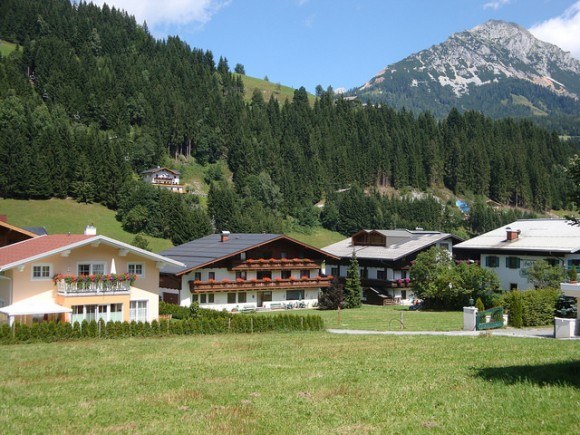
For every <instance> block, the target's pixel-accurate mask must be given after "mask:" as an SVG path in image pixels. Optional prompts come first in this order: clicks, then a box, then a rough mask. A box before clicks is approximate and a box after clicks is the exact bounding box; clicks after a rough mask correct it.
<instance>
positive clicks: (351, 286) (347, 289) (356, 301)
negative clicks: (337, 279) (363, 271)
mask: <svg viewBox="0 0 580 435" xmlns="http://www.w3.org/2000/svg"><path fill="white" fill-rule="evenodd" d="M361 293H362V286H361V283H360V273H359V268H358V260H357V259H356V254H355V252H354V251H353V252H352V258H351V260H350V264H349V266H348V270H347V271H346V283H345V285H344V299H345V302H346V303H345V305H346V308H360V307H361V305H362V302H361Z"/></svg>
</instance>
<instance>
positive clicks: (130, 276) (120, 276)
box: [52, 273, 137, 285]
mask: <svg viewBox="0 0 580 435" xmlns="http://www.w3.org/2000/svg"><path fill="white" fill-rule="evenodd" d="M52 280H53V282H54V283H55V284H57V283H58V282H59V281H61V280H62V281H64V282H65V283H67V284H74V283H80V284H88V283H97V282H110V283H113V284H116V283H129V284H130V285H132V284H133V283H134V282H135V281H136V280H137V275H135V274H134V273H109V274H93V275H71V274H62V273H57V274H56V275H54V276H53V277H52Z"/></svg>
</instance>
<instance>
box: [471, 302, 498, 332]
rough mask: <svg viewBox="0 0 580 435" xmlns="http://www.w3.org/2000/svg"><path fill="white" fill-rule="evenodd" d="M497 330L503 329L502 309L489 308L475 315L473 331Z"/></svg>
mask: <svg viewBox="0 0 580 435" xmlns="http://www.w3.org/2000/svg"><path fill="white" fill-rule="evenodd" d="M497 328H503V307H497V308H490V309H489V310H485V311H482V312H481V313H477V317H476V319H475V329H476V330H477V331H482V330H484V329H497Z"/></svg>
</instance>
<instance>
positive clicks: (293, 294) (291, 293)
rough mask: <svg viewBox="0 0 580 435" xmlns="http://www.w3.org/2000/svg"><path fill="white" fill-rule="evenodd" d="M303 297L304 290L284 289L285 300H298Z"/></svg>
mask: <svg viewBox="0 0 580 435" xmlns="http://www.w3.org/2000/svg"><path fill="white" fill-rule="evenodd" d="M300 299H304V290H286V300H287V301H298V300H300Z"/></svg>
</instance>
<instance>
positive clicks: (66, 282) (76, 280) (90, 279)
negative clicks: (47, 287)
mask: <svg viewBox="0 0 580 435" xmlns="http://www.w3.org/2000/svg"><path fill="white" fill-rule="evenodd" d="M136 279H137V276H136V275H135V274H132V273H119V274H116V273H112V274H108V275H102V274H96V275H78V276H77V275H70V274H56V275H55V276H54V277H53V281H54V284H55V285H56V290H57V291H58V293H60V294H66V295H69V294H95V293H96V294H101V293H128V292H130V291H131V285H132V284H133V282H135V280H136Z"/></svg>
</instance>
